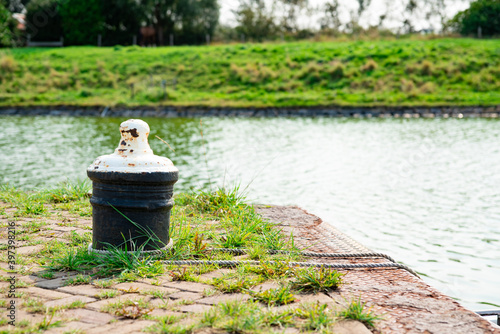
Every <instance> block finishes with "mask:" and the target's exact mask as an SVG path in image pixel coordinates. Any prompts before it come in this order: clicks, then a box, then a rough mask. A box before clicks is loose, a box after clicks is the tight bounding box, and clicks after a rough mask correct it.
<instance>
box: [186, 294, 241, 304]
mask: <svg viewBox="0 0 500 334" xmlns="http://www.w3.org/2000/svg"><path fill="white" fill-rule="evenodd" d="M248 299H250V296H249V295H246V294H243V293H233V294H229V293H228V294H223V295H218V296H211V297H206V298H203V299H200V300H197V301H196V303H198V304H206V305H216V304H219V303H225V302H229V301H235V300H237V301H241V302H243V301H245V300H248Z"/></svg>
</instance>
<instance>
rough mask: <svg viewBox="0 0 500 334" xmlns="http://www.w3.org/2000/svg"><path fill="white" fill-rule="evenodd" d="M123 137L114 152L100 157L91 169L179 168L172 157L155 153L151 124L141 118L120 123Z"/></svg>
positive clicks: (168, 169) (172, 170)
mask: <svg viewBox="0 0 500 334" xmlns="http://www.w3.org/2000/svg"><path fill="white" fill-rule="evenodd" d="M120 133H121V136H122V137H121V139H120V143H119V144H118V147H117V148H116V149H115V152H114V153H113V154H108V155H102V156H100V157H98V158H97V159H96V160H95V161H94V162H93V163H92V164H91V165H90V166H89V167H88V170H89V171H100V172H122V173H144V172H174V171H178V169H177V168H176V167H175V166H174V164H173V163H172V161H170V159H168V158H165V157H160V156H157V155H154V153H153V150H151V147H149V143H148V136H149V125H148V123H146V122H144V121H142V120H140V119H129V120H128V121H125V122H123V123H122V124H120Z"/></svg>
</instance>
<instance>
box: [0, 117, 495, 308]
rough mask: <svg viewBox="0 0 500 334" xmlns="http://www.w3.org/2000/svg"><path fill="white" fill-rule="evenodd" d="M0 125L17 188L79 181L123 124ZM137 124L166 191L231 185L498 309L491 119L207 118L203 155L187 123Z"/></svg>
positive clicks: (3, 162)
mask: <svg viewBox="0 0 500 334" xmlns="http://www.w3.org/2000/svg"><path fill="white" fill-rule="evenodd" d="M0 119H1V120H2V123H3V125H4V126H3V131H2V132H1V133H0V142H1V143H2V149H3V154H2V155H0V180H1V182H2V183H10V184H11V185H15V186H20V187H23V188H26V189H29V188H34V187H39V186H50V185H53V184H54V183H56V182H58V181H64V180H65V179H68V178H69V179H82V178H85V177H86V174H85V169H86V167H87V166H88V165H89V164H90V163H91V162H92V161H93V160H94V159H95V158H96V157H97V156H99V155H103V154H110V153H112V152H113V150H114V149H115V147H116V146H117V145H118V140H119V138H120V135H119V131H118V127H119V124H120V123H121V122H122V121H123V120H124V119H110V118H50V117H39V118H32V117H24V118H19V117H0ZM145 121H147V122H148V123H149V125H150V127H151V135H150V144H151V147H152V148H153V150H154V152H155V153H156V154H158V155H164V156H167V157H169V158H170V159H171V160H172V161H173V162H174V164H175V165H176V166H177V167H178V168H179V170H180V180H179V182H178V184H177V185H176V190H178V191H179V190H190V189H192V188H199V187H203V186H209V183H210V182H211V183H212V184H213V185H215V184H217V185H221V184H223V183H224V184H226V185H234V184H236V183H239V184H240V185H241V187H242V188H246V189H247V194H248V197H249V198H250V199H251V200H253V201H255V202H259V203H271V204H296V205H299V206H301V207H303V208H305V209H307V210H308V211H310V212H313V213H315V214H317V215H319V216H321V217H322V218H323V219H324V220H325V221H328V222H330V223H332V224H334V225H335V226H336V227H338V228H340V229H341V230H343V231H344V232H346V233H347V234H349V235H351V236H353V237H354V238H355V239H357V240H358V241H360V242H361V243H363V244H365V245H366V246H368V247H370V248H372V249H373V250H376V251H380V252H386V253H388V254H390V255H391V256H393V257H395V258H396V259H397V260H400V261H402V262H404V263H405V264H407V265H409V266H411V267H412V268H414V269H416V270H417V271H418V272H420V273H422V274H423V275H425V280H426V281H428V282H429V283H430V284H432V285H433V286H435V287H436V288H438V289H439V290H441V291H443V292H444V293H446V294H449V295H451V296H453V297H455V298H457V299H459V300H460V301H461V302H462V303H463V304H464V305H465V306H468V307H470V308H472V309H475V310H480V309H488V308H492V307H494V306H491V305H486V304H482V303H493V304H496V305H500V285H499V284H498V277H500V258H499V255H500V224H499V223H498V222H499V221H500V126H499V125H500V124H499V121H498V120H485V119H462V120H456V119H448V120H441V119H435V120H422V119H421V120H397V119H387V120H355V119H328V118H325V119H321V118H320V119H306V118H299V119H288V118H277V119H217V118H214V119H203V135H204V138H203V139H204V142H205V145H203V140H202V138H201V135H200V120H199V119H145ZM155 135H158V136H159V137H161V138H162V139H164V140H165V141H167V142H168V143H169V144H170V146H172V148H173V149H174V150H175V152H173V151H171V150H170V149H169V148H168V146H167V145H165V144H164V143H162V142H161V141H160V140H158V139H155V138H154V137H155ZM499 307H500V306H499Z"/></svg>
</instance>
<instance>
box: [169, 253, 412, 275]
mask: <svg viewBox="0 0 500 334" xmlns="http://www.w3.org/2000/svg"><path fill="white" fill-rule="evenodd" d="M209 250H211V251H221V252H225V253H233V254H246V253H247V252H248V250H246V249H241V248H240V249H238V248H212V249H209ZM268 252H269V253H271V254H293V253H294V252H290V251H275V250H268ZM296 254H298V255H303V256H307V257H333V258H353V257H358V258H366V257H383V258H386V259H388V260H389V261H391V263H356V264H347V263H313V262H287V264H288V265H289V266H295V267H318V268H320V267H324V268H333V269H362V268H399V269H404V270H406V271H408V272H409V273H411V274H413V275H415V276H416V277H419V278H420V276H418V274H417V273H416V272H415V271H414V270H413V269H411V268H410V267H408V266H405V265H404V264H401V263H397V262H396V261H394V260H393V259H392V258H391V257H390V256H388V255H386V254H382V253H314V252H297V253H296ZM162 263H163V264H167V265H200V264H206V265H219V266H223V267H236V266H239V265H244V264H248V265H260V264H262V262H261V261H252V260H243V261H241V260H238V261H233V260H164V261H162ZM265 263H269V264H277V263H279V262H277V261H265Z"/></svg>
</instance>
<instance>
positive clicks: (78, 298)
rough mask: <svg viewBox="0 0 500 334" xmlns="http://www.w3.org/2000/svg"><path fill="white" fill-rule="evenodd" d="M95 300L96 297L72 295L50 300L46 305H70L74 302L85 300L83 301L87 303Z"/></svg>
mask: <svg viewBox="0 0 500 334" xmlns="http://www.w3.org/2000/svg"><path fill="white" fill-rule="evenodd" d="M95 301H96V299H95V298H90V297H87V296H70V297H67V298H62V299H56V300H51V301H49V302H46V303H45V304H44V305H45V306H46V307H58V306H65V305H70V304H71V303H74V302H83V303H85V304H87V303H92V302H95Z"/></svg>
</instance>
